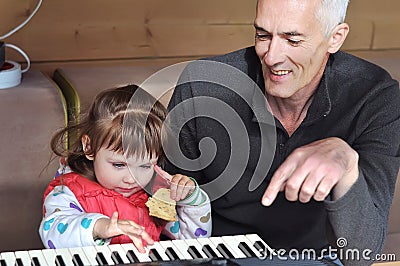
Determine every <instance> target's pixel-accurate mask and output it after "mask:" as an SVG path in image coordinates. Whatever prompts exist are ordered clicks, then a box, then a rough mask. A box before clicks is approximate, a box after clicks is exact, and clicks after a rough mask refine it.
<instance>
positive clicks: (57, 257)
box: [56, 255, 66, 266]
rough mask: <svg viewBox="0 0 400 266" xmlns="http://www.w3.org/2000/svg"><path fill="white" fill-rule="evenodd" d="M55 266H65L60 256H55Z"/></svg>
mask: <svg viewBox="0 0 400 266" xmlns="http://www.w3.org/2000/svg"><path fill="white" fill-rule="evenodd" d="M56 265H57V266H66V265H65V262H64V260H63V258H62V256H61V255H57V256H56Z"/></svg>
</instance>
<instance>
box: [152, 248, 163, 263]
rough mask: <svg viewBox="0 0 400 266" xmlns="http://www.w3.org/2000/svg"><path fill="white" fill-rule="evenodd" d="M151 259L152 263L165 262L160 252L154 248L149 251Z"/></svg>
mask: <svg viewBox="0 0 400 266" xmlns="http://www.w3.org/2000/svg"><path fill="white" fill-rule="evenodd" d="M149 258H150V259H151V261H163V259H162V258H161V256H160V254H159V253H158V251H157V250H156V249H154V248H152V249H150V250H149Z"/></svg>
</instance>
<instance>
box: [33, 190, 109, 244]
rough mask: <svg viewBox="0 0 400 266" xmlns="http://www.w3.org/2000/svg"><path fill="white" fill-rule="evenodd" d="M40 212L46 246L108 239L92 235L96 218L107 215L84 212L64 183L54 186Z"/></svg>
mask: <svg viewBox="0 0 400 266" xmlns="http://www.w3.org/2000/svg"><path fill="white" fill-rule="evenodd" d="M43 212H44V216H43V219H42V222H41V223H40V227H39V234H40V237H41V239H42V242H43V245H44V246H45V247H46V248H53V249H54V248H68V247H83V246H93V245H99V244H108V243H109V242H110V241H111V239H107V240H100V241H95V240H94V239H93V228H94V224H95V223H96V221H97V220H98V219H100V218H103V217H106V218H109V217H107V216H105V215H103V214H100V213H86V212H85V211H84V210H83V208H82V206H81V205H80V203H79V202H78V200H77V199H76V197H75V195H74V194H73V193H72V191H71V190H70V189H69V188H68V187H66V186H57V187H55V188H54V189H53V191H51V192H50V193H49V194H48V195H47V197H46V198H45V200H44V206H43Z"/></svg>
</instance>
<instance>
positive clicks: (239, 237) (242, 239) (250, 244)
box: [235, 235, 262, 257]
mask: <svg viewBox="0 0 400 266" xmlns="http://www.w3.org/2000/svg"><path fill="white" fill-rule="evenodd" d="M235 238H236V240H237V241H238V242H239V243H241V242H244V243H246V244H247V246H248V247H249V248H250V249H251V250H252V251H253V253H254V254H255V255H256V256H257V257H262V254H261V252H260V251H259V250H258V249H256V248H255V247H254V245H253V242H251V241H250V240H249V239H248V238H247V237H246V236H245V235H236V236H235Z"/></svg>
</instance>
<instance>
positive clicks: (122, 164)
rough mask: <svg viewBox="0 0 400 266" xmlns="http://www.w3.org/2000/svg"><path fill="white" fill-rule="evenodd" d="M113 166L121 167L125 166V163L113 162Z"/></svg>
mask: <svg viewBox="0 0 400 266" xmlns="http://www.w3.org/2000/svg"><path fill="white" fill-rule="evenodd" d="M112 165H113V166H114V167H115V168H123V167H125V164H124V163H113V164H112Z"/></svg>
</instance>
